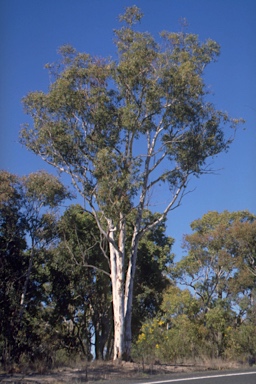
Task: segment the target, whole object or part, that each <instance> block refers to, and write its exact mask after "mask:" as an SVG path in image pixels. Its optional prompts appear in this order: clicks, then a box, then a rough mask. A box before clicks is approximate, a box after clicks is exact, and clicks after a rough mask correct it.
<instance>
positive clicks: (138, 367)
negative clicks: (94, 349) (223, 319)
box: [0, 359, 249, 384]
mask: <svg viewBox="0 0 256 384" xmlns="http://www.w3.org/2000/svg"><path fill="white" fill-rule="evenodd" d="M248 365H249V362H248V361H247V362H242V361H241V362H236V361H224V360H221V359H205V360H200V361H199V360H198V361H189V360H188V361H186V362H182V363H177V364H170V365H168V364H160V363H155V364H142V363H138V362H137V363H135V362H133V363H120V364H114V363H113V362H100V361H94V362H91V363H88V364H86V363H83V364H82V363H80V364H77V366H76V367H74V366H73V365H72V367H59V368H55V369H52V370H48V371H46V370H44V371H42V369H41V368H42V367H40V366H38V369H37V370H36V371H32V370H31V369H30V370H29V369H28V367H27V370H26V372H25V371H23V372H22V371H21V367H20V368H19V367H18V366H16V367H15V366H13V368H12V369H11V370H9V371H8V372H4V371H2V372H1V373H0V381H1V383H14V382H15V383H26V384H28V383H29V384H33V383H34V384H35V383H45V384H46V383H49V384H61V383H76V384H78V383H85V382H86V383H95V382H105V381H108V380H113V381H115V380H120V379H123V380H124V379H132V378H134V379H135V378H136V379H140V378H146V377H148V376H150V375H163V374H168V373H182V372H184V373H185V372H195V371H206V370H227V369H238V368H242V367H246V366H248Z"/></svg>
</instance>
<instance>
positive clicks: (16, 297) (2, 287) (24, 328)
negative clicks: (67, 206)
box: [0, 171, 69, 364]
mask: <svg viewBox="0 0 256 384" xmlns="http://www.w3.org/2000/svg"><path fill="white" fill-rule="evenodd" d="M68 195H69V194H68V192H67V190H66V188H65V187H64V186H63V185H62V184H61V183H60V182H59V180H58V179H57V178H56V177H54V176H52V175H49V174H47V173H46V172H36V173H32V174H30V175H28V176H24V177H18V176H16V175H13V174H10V173H9V172H7V171H0V277H1V279H0V280H1V282H0V303H1V311H0V314H1V339H0V350H1V352H2V360H3V362H4V363H5V364H8V363H12V362H13V361H15V362H18V361H19V358H20V356H21V354H22V353H24V354H29V353H32V354H33V355H34V357H35V355H36V352H35V351H36V348H37V347H38V344H40V342H41V336H42V335H40V336H39V334H40V332H41V330H42V328H43V324H42V316H41V315H42V313H41V312H42V311H41V308H42V307H41V304H42V302H43V301H44V300H45V295H44V294H45V292H44V287H43V282H44V279H45V276H44V275H45V271H43V268H42V265H43V264H44V263H45V259H44V258H45V255H46V252H47V247H48V246H49V243H50V242H51V241H52V239H53V238H54V228H55V215H54V209H55V208H56V207H57V206H58V204H59V203H60V202H61V201H62V200H63V199H65V198H66V197H67V196H68ZM2 308H3V311H2ZM28 335H29V337H28Z"/></svg>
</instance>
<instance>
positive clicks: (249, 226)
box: [174, 211, 256, 355]
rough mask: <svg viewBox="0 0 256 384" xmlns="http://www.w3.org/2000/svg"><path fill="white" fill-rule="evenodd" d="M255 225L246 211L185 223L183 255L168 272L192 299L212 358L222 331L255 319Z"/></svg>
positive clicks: (220, 349)
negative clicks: (208, 337)
mask: <svg viewBox="0 0 256 384" xmlns="http://www.w3.org/2000/svg"><path fill="white" fill-rule="evenodd" d="M255 223H256V216H255V215H253V214H251V213H250V212H248V211H237V212H228V211H224V212H222V213H218V212H216V211H213V212H208V213H207V214H205V215H203V217H202V218H201V219H197V220H195V221H193V222H192V223H191V228H192V230H193V233H192V234H189V235H186V236H185V238H184V248H185V249H186V250H187V251H188V254H187V255H186V256H185V257H184V258H183V259H182V260H181V261H179V262H178V263H177V264H176V268H175V269H174V270H176V278H177V282H179V283H180V284H183V285H186V286H188V287H190V289H191V290H192V291H193V292H194V293H195V295H196V297H197V298H198V303H199V304H200V307H201V311H202V314H203V316H204V320H205V325H206V327H207V328H209V329H210V330H211V331H212V340H211V342H212V345H213V346H214V344H215V345H216V349H217V355H220V354H222V353H223V352H224V349H225V342H227V341H228V339H227V332H226V330H227V328H228V327H230V329H233V330H234V329H235V328H237V327H239V326H240V325H241V323H242V322H245V324H246V323H248V322H250V321H252V319H253V318H255V308H256V307H255V297H256V289H255V287H256V286H255V283H256V280H255V270H254V260H255V252H256V242H255V236H256V225H255ZM229 336H230V335H229ZM248 343H249V340H248Z"/></svg>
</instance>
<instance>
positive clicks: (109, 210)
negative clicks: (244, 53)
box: [21, 6, 238, 359]
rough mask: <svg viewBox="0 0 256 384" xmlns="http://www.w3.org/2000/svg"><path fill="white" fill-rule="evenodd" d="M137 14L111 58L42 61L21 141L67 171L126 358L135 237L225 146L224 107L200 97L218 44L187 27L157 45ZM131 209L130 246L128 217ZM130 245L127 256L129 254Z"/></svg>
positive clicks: (67, 55) (130, 12) (65, 52)
mask: <svg viewBox="0 0 256 384" xmlns="http://www.w3.org/2000/svg"><path fill="white" fill-rule="evenodd" d="M141 18H142V14H141V12H140V10H139V9H138V8H137V7H135V6H134V7H130V8H127V10H126V12H125V13H124V15H122V16H121V17H120V21H121V22H124V24H125V25H124V26H123V27H122V28H121V29H119V30H116V31H115V37H116V39H115V44H116V46H117V53H118V58H117V60H116V61H111V60H108V59H101V58H99V57H92V56H91V55H89V54H84V53H78V52H76V50H75V49H74V48H72V47H70V46H64V47H62V48H61V49H60V53H61V55H62V61H61V62H60V63H57V65H48V68H49V69H50V73H51V76H52V83H51V86H50V89H49V92H48V93H44V92H32V93H30V94H28V95H27V97H25V98H24V100H23V101H24V105H25V109H26V112H27V113H28V114H29V115H31V116H32V118H33V122H34V124H33V127H29V126H27V127H25V128H24V129H23V130H22V132H21V142H22V143H23V144H25V145H26V147H27V148H29V149H30V150H31V151H33V152H34V153H36V154H38V155H39V156H41V157H42V158H43V159H44V160H45V161H46V162H47V163H49V164H51V165H53V166H54V167H55V168H57V169H58V170H59V171H60V172H65V173H67V174H68V175H70V177H71V179H72V182H73V184H74V185H75V187H76V188H77V190H78V191H79V192H80V194H81V195H82V197H83V199H84V200H85V201H86V204H87V209H88V210H90V211H91V212H92V213H93V215H94V218H95V220H96V223H97V225H98V227H99V230H100V232H101V234H102V235H103V236H104V237H105V238H106V239H107V241H108V243H109V250H110V273H111V280H112V294H113V312H114V330H115V332H114V359H122V358H124V357H126V358H128V357H129V356H130V346H131V339H132V337H131V315H132V298H133V287H134V277H135V270H136V261H137V250H138V244H139V240H140V239H141V238H142V236H143V235H144V233H145V232H146V231H148V230H150V229H152V228H153V227H154V226H156V225H157V224H158V223H160V222H161V221H162V220H164V219H165V218H166V216H167V214H168V213H169V212H170V211H171V210H173V209H174V208H176V207H177V206H178V205H179V203H180V200H181V198H182V197H183V195H184V191H185V188H186V186H187V184H188V181H189V178H190V177H191V176H200V175H202V174H203V173H206V172H209V168H208V166H207V165H208V163H207V159H209V158H212V157H213V156H215V155H217V154H218V153H220V152H223V151H226V150H227V149H228V147H229V144H230V143H231V141H232V140H230V139H225V134H224V125H226V124H227V125H229V126H231V127H234V126H235V125H236V124H237V122H238V121H237V120H232V119H230V118H229V117H228V115H227V114H226V113H223V112H221V111H218V110H216V109H215V108H214V106H213V105H212V104H211V103H209V102H207V100H206V99H205V96H206V94H207V89H206V87H205V84H204V81H203V74H204V69H205V67H206V66H207V65H208V64H209V63H211V62H212V61H214V60H215V59H216V58H217V56H218V55H219V45H218V44H217V43H216V42H214V41H212V40H207V41H206V42H205V43H200V42H199V40H198V37H197V36H196V35H192V34H186V33H170V32H166V31H165V32H162V33H161V39H162V40H161V43H159V44H158V43H157V42H156V40H154V38H153V37H152V36H151V35H150V34H149V33H142V32H138V31H137V30H136V29H135V27H134V26H135V24H136V23H137V22H138V21H140V20H141ZM164 186H166V187H167V192H166V194H165V197H164V199H162V200H164V201H165V203H163V205H164V208H163V209H162V213H161V215H159V216H158V217H157V218H155V217H154V218H153V220H152V221H150V220H143V215H142V214H143V211H144V210H145V209H146V208H148V207H149V203H150V199H151V197H152V193H153V191H154V193H157V190H158V188H159V191H161V192H158V193H163V188H164ZM131 210H133V211H134V212H135V215H134V222H133V235H132V237H131V241H130V243H129V245H128V246H127V237H126V218H127V215H128V214H129V212H130V211H131ZM126 249H128V253H126Z"/></svg>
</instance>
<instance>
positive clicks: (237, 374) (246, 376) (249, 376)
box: [120, 369, 256, 384]
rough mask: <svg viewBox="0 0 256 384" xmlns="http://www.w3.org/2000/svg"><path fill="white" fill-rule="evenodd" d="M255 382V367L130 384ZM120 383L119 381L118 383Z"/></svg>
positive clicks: (227, 383)
mask: <svg viewBox="0 0 256 384" xmlns="http://www.w3.org/2000/svg"><path fill="white" fill-rule="evenodd" d="M168 383H170V384H175V383H177V384H183V383H184V384H256V369H253V370H246V371H233V372H231V371H226V372H217V373H216V372H214V373H209V374H206V373H205V372H204V373H196V374H192V375H191V374H189V375H188V374H186V375H179V376H177V377H175V378H174V377H171V376H170V377H169V379H168V377H167V375H166V376H165V377H163V378H162V379H161V378H159V379H157V378H156V379H154V380H152V379H151V380H145V381H143V380H140V381H137V382H136V383H135V382H133V383H131V384H168ZM120 384H121V383H120ZM127 384H128V383H127Z"/></svg>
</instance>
